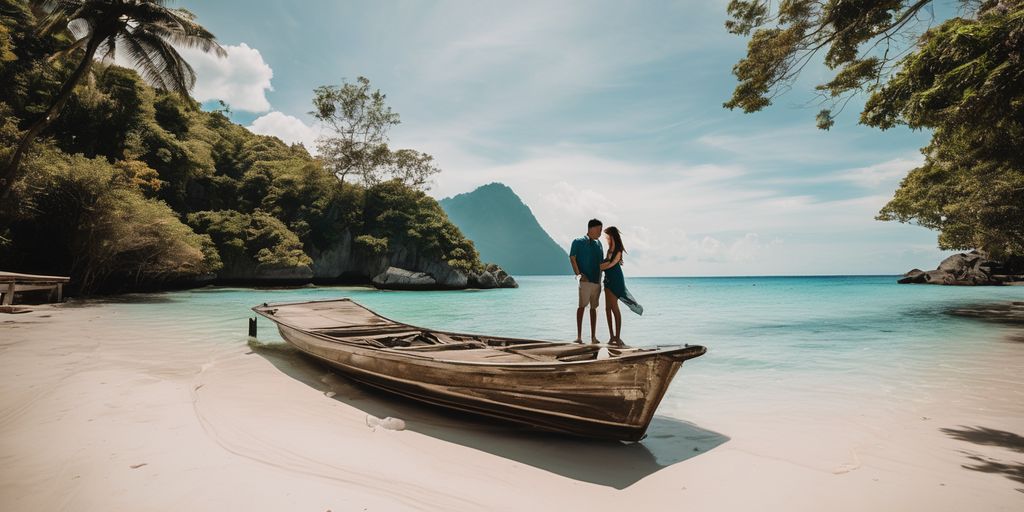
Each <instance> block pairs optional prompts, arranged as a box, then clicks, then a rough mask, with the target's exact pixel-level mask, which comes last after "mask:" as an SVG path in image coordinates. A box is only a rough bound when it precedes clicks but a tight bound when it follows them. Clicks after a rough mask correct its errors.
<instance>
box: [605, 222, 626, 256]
mask: <svg viewBox="0 0 1024 512" xmlns="http://www.w3.org/2000/svg"><path fill="white" fill-rule="evenodd" d="M604 232H605V234H607V235H608V236H610V237H612V240H613V241H614V242H615V249H614V251H613V252H612V253H611V254H610V255H609V256H608V259H612V260H614V259H615V253H617V252H621V253H625V252H626V248H625V247H623V245H622V235H621V234H619V228H617V227H615V226H608V227H606V228H604ZM619 261H620V262H621V261H622V260H621V259H620V260H619Z"/></svg>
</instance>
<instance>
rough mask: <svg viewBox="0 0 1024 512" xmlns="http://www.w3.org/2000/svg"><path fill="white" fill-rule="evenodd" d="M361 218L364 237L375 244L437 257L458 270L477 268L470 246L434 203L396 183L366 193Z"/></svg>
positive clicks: (397, 181) (473, 249)
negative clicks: (402, 246)
mask: <svg viewBox="0 0 1024 512" xmlns="http://www.w3.org/2000/svg"><path fill="white" fill-rule="evenodd" d="M363 215H364V220H363V223H364V225H365V226H366V227H367V228H369V229H367V233H366V234H368V235H371V236H372V237H373V238H375V239H377V240H386V241H387V243H389V244H395V243H405V244H409V245H411V246H412V247H415V248H416V249H418V250H419V251H420V254H422V255H424V256H428V257H439V258H441V259H442V260H444V261H446V262H448V264H449V265H450V266H451V267H453V268H457V269H460V270H465V271H470V270H474V269H478V268H479V267H480V257H479V255H478V254H477V251H476V248H475V247H473V242H471V241H469V240H467V239H466V238H465V237H464V236H463V235H462V232H460V231H459V228H458V227H456V226H455V225H454V224H452V223H451V221H449V220H448V216H447V215H445V213H444V210H442V209H441V206H440V205H439V204H437V201H435V200H434V199H433V198H432V197H430V196H428V195H427V194H425V193H424V192H423V191H420V190H416V189H412V188H409V187H407V186H405V185H404V184H403V183H402V182H401V181H399V180H389V181H385V182H383V183H380V184H378V185H374V186H372V187H370V188H369V189H367V190H366V201H365V205H364V207H363ZM366 243H367V242H363V244H364V245H366ZM372 243H373V244H379V242H377V241H374V242H372Z"/></svg>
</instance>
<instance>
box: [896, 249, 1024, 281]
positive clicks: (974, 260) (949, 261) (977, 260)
mask: <svg viewBox="0 0 1024 512" xmlns="http://www.w3.org/2000/svg"><path fill="white" fill-rule="evenodd" d="M1005 270H1007V267H1006V266H1005V265H1003V263H1001V262H998V261H994V260H992V259H990V258H989V257H988V254H986V253H985V252H983V251H978V250H973V251H971V252H967V253H960V254H954V255H952V256H950V257H948V258H946V259H944V260H942V263H939V266H938V268H936V269H935V270H928V271H922V270H920V269H916V268H915V269H913V270H911V271H910V272H907V273H906V274H903V278H901V279H900V280H898V281H897V282H898V283H900V284H912V283H921V284H946V285H960V286H977V285H1002V284H1012V283H1015V282H1020V281H1024V276H1020V275H1013V274H1007V273H1003V272H1001V271H1005Z"/></svg>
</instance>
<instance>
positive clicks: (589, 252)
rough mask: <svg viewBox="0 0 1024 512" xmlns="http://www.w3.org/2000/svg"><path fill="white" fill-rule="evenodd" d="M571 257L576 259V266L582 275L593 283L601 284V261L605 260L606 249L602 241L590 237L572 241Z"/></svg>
mask: <svg viewBox="0 0 1024 512" xmlns="http://www.w3.org/2000/svg"><path fill="white" fill-rule="evenodd" d="M569 256H575V257H576V266H577V267H579V269H580V273H581V274H583V275H585V276H587V280H588V281H590V282H591V283H600V282H601V260H602V259H604V247H603V246H602V245H601V241H600V240H591V239H590V237H589V236H586V235H584V236H581V237H579V238H577V239H575V240H573V241H572V246H571V247H570V248H569Z"/></svg>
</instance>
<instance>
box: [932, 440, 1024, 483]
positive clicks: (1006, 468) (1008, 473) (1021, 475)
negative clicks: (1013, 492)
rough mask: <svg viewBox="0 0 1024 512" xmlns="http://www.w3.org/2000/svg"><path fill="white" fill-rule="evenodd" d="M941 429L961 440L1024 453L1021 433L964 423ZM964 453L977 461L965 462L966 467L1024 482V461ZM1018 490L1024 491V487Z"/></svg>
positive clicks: (963, 451)
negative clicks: (1002, 459)
mask: <svg viewBox="0 0 1024 512" xmlns="http://www.w3.org/2000/svg"><path fill="white" fill-rule="evenodd" d="M939 430H940V431H942V433H944V434H946V435H948V436H949V437H952V438H953V439H958V440H960V441H966V442H969V443H974V444H979V445H984V446H997V447H1000V448H1005V449H1007V450H1010V451H1014V452H1017V453H1024V437H1022V436H1021V435H1019V434H1014V433H1013V432H1007V431H1005V430H996V429H992V428H985V427H966V426H962V425H961V426H960V428H940V429H939ZM962 453H963V454H964V455H965V456H966V457H967V458H968V459H971V460H972V461H974V462H975V463H974V464H964V465H963V467H964V468H966V469H972V470H974V471H981V472H984V473H994V474H997V475H1003V476H1005V477H1006V478H1009V479H1010V480H1013V481H1014V482H1018V483H1022V484H1024V463H1021V462H1012V461H1001V460H999V459H993V458H990V457H986V456H983V455H980V454H977V453H973V452H970V451H966V450H962ZM1017 490H1018V491H1020V492H1024V489H1017Z"/></svg>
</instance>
